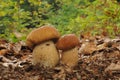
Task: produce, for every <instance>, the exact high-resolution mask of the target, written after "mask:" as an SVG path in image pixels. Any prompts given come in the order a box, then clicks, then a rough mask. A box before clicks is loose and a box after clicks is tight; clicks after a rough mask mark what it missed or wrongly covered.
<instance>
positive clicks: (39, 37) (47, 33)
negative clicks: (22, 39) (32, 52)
mask: <svg viewBox="0 0 120 80" xmlns="http://www.w3.org/2000/svg"><path fill="white" fill-rule="evenodd" d="M59 37H60V33H59V32H58V31H57V29H56V28H54V27H52V26H42V27H40V28H37V29H35V30H33V31H32V32H30V34H29V35H28V36H27V40H26V44H27V46H29V47H33V46H34V45H37V44H39V43H41V42H43V41H47V40H50V39H58V38H59Z"/></svg>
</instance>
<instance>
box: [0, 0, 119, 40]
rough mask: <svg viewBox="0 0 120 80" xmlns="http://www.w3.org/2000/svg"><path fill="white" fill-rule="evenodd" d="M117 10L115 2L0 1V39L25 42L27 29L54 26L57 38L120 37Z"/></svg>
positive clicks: (82, 0) (69, 0)
mask: <svg viewBox="0 0 120 80" xmlns="http://www.w3.org/2000/svg"><path fill="white" fill-rule="evenodd" d="M119 6H120V4H119V1H118V0H103V1H102V0H0V33H1V34H0V38H6V39H8V40H10V41H13V42H16V41H19V40H25V38H26V35H27V34H28V33H29V32H30V30H29V29H27V28H35V27H39V26H42V25H44V24H52V25H54V26H55V27H56V28H57V29H58V30H59V31H60V32H61V34H67V33H76V34H78V35H79V34H81V33H82V34H84V33H87V32H90V33H91V34H93V35H96V34H101V33H104V32H106V33H107V34H108V35H110V36H115V35H118V34H119V33H120V23H119V22H120V7H119ZM14 32H19V33H23V36H22V37H21V38H18V37H16V35H15V34H14Z"/></svg>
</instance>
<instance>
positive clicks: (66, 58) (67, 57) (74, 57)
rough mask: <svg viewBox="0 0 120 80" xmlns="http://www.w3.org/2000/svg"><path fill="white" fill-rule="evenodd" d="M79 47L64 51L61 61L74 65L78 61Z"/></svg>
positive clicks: (70, 65)
mask: <svg viewBox="0 0 120 80" xmlns="http://www.w3.org/2000/svg"><path fill="white" fill-rule="evenodd" d="M78 60H79V59H78V47H75V48H72V49H70V50H67V51H63V52H62V58H61V61H62V63H63V64H65V65H67V66H69V67H74V66H75V65H77V63H78Z"/></svg>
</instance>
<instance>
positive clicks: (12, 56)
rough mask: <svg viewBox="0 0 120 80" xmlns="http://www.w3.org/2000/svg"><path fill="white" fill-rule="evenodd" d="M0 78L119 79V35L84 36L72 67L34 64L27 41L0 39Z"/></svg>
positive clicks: (29, 79) (35, 79) (53, 79)
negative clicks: (49, 67) (47, 66)
mask: <svg viewBox="0 0 120 80" xmlns="http://www.w3.org/2000/svg"><path fill="white" fill-rule="evenodd" d="M0 80H120V37H116V38H114V39H110V38H108V37H101V36H96V37H88V38H87V37H82V38H81V39H80V47H79V62H78V65H77V66H75V67H74V68H73V69H71V68H68V67H67V66H64V65H62V64H58V65H57V66H56V67H55V68H53V69H44V68H42V67H37V66H34V65H32V52H31V50H30V49H29V48H28V47H27V46H25V42H17V43H10V42H8V41H6V40H0Z"/></svg>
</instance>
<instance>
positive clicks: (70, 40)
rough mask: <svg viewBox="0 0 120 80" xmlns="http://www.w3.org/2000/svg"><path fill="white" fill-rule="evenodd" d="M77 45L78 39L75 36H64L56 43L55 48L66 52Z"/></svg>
mask: <svg viewBox="0 0 120 80" xmlns="http://www.w3.org/2000/svg"><path fill="white" fill-rule="evenodd" d="M77 45H79V39H78V37H77V36H76V35H75V34H66V35H64V36H62V37H61V38H59V40H58V42H57V43H56V47H57V48H58V49H60V50H68V49H71V48H74V47H75V46H77Z"/></svg>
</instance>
